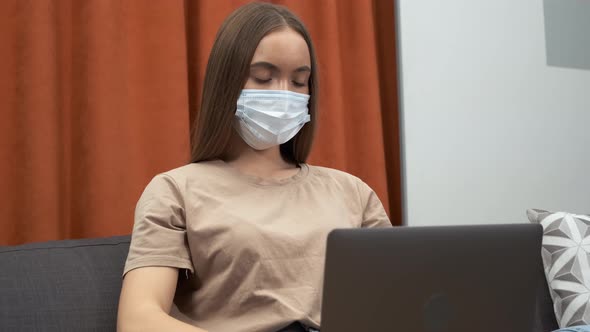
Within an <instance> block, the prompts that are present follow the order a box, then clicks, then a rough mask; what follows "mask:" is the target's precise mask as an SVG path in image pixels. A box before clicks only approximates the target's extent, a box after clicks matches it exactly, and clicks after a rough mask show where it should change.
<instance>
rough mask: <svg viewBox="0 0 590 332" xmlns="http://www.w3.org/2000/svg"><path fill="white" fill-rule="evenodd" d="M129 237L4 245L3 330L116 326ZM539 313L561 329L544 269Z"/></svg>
mask: <svg viewBox="0 0 590 332" xmlns="http://www.w3.org/2000/svg"><path fill="white" fill-rule="evenodd" d="M129 241H130V237H129V236H116V237H110V238H100V239H85V240H67V241H52V242H45V243H33V244H25V245H21V246H14V247H0V331H15V332H17V331H48V332H53V331H55V332H67V331H76V332H83V331H101V332H103V331H115V330H116V318H117V304H118V301H119V292H120V290H121V273H122V272H123V265H124V263H125V259H126V257H127V251H128V250H129ZM536 317H537V318H536V322H535V324H536V325H535V328H534V330H533V332H548V331H552V330H555V329H557V323H556V322H555V316H554V314H553V305H552V302H551V298H550V296H549V291H548V290H547V282H546V281H545V276H544V274H543V271H539V286H538V292H537V304H536ZM484 323H485V322H484Z"/></svg>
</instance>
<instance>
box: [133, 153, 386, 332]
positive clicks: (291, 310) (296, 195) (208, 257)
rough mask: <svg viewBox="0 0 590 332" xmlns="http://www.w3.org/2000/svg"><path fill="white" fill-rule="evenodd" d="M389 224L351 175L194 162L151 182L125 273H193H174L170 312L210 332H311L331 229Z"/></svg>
mask: <svg viewBox="0 0 590 332" xmlns="http://www.w3.org/2000/svg"><path fill="white" fill-rule="evenodd" d="M389 226H391V224H390V222H389V219H388V218H387V215H386V213H385V211H384V209H383V206H382V205H381V202H380V201H379V199H378V198H377V196H376V195H375V193H374V192H373V191H372V190H371V189H370V188H369V187H368V186H367V185H366V184H365V183H364V182H363V181H361V180H360V179H358V178H357V177H354V176H352V175H349V174H347V173H344V172H340V171H337V170H333V169H329V168H324V167H317V166H309V165H306V164H303V165H302V166H301V168H300V169H299V172H298V173H297V174H296V175H294V176H293V177H290V178H287V179H281V180H268V179H262V178H257V177H253V176H248V175H245V174H243V173H240V172H239V171H237V170H236V169H234V168H233V167H232V166H230V165H228V164H226V163H225V162H223V161H210V162H200V163H195V164H189V165H186V166H183V167H180V168H177V169H174V170H171V171H168V172H165V173H163V174H159V175H157V176H156V177H154V179H153V180H152V181H151V182H150V183H149V184H148V186H147V187H146V189H145V191H144V192H143V194H142V196H141V198H140V199H139V202H138V203H137V207H136V210H135V225H134V228H133V236H132V241H131V247H130V250H129V256H128V257H127V262H126V264H125V270H124V273H127V272H128V271H130V270H133V269H136V268H139V267H145V266H169V267H176V268H180V269H187V270H190V271H191V272H192V273H190V274H189V273H188V272H186V273H185V272H184V271H181V273H180V277H179V283H178V288H177V291H176V295H175V297H174V304H175V307H174V309H173V312H172V313H171V315H172V316H174V317H176V318H178V319H180V320H182V321H185V322H188V323H191V324H193V325H196V326H199V327H201V328H204V329H207V330H209V331H211V332H241V331H244V332H253V331H256V332H258V331H260V332H275V331H277V330H278V329H280V328H281V327H284V326H286V325H289V324H290V323H292V322H294V321H300V322H302V323H304V324H306V325H308V326H312V327H316V328H317V327H319V325H320V305H321V295H322V282H323V273H324V256H325V251H326V238H327V235H328V233H329V232H330V231H331V230H333V229H335V228H355V227H389Z"/></svg>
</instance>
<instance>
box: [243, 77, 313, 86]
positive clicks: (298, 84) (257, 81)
mask: <svg viewBox="0 0 590 332" xmlns="http://www.w3.org/2000/svg"><path fill="white" fill-rule="evenodd" d="M254 81H255V82H256V83H258V84H265V83H268V82H270V81H271V79H270V78H269V79H267V80H263V79H260V78H256V77H255V78H254ZM291 82H292V83H293V85H294V86H296V87H298V88H302V87H304V86H305V84H303V83H299V82H296V81H291Z"/></svg>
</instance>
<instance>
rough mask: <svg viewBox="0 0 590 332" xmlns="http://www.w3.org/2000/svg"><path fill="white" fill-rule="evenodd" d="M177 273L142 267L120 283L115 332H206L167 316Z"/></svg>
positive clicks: (161, 268)
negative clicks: (121, 284) (121, 286)
mask: <svg viewBox="0 0 590 332" xmlns="http://www.w3.org/2000/svg"><path fill="white" fill-rule="evenodd" d="M177 280H178V269H177V268H171V267H142V268H137V269H134V270H131V271H129V272H128V273H127V274H126V275H125V278H124V279H123V288H122V289H121V297H120V300H119V313H118V318H117V331H118V332H135V331H137V332H151V331H154V332H156V331H157V332H160V331H175V332H206V331H205V330H203V329H200V328H197V327H194V326H191V325H188V324H185V323H183V322H181V321H179V320H177V319H174V318H172V317H171V316H170V315H169V312H170V308H171V306H172V300H173V298H174V293H175V291H176V283H177Z"/></svg>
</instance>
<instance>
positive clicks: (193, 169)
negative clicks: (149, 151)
mask: <svg viewBox="0 0 590 332" xmlns="http://www.w3.org/2000/svg"><path fill="white" fill-rule="evenodd" d="M218 170H219V167H218V165H216V162H215V161H201V162H197V163H190V164H186V165H183V166H179V167H176V168H173V169H170V170H167V171H164V172H161V173H158V174H156V175H155V176H154V178H153V179H152V182H153V181H155V182H171V183H173V184H175V185H176V186H178V187H183V186H184V185H185V184H186V183H188V182H192V181H194V180H199V179H201V180H206V179H211V178H212V177H214V176H216V175H218V174H217V173H218Z"/></svg>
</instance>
